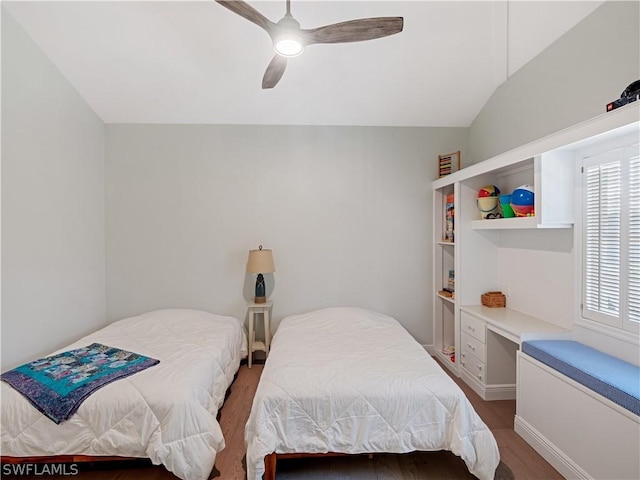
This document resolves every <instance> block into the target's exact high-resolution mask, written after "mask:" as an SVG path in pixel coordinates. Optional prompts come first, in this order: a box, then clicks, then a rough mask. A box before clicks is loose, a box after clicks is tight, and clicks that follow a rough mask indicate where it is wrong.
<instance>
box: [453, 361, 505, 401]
mask: <svg viewBox="0 0 640 480" xmlns="http://www.w3.org/2000/svg"><path fill="white" fill-rule="evenodd" d="M460 376H461V377H462V379H463V380H464V381H465V383H466V384H467V385H469V386H470V387H471V388H472V389H473V391H474V392H476V393H477V394H478V395H480V396H481V397H482V399H483V400H487V401H493V400H515V398H516V385H515V384H509V385H484V384H482V383H480V382H478V381H477V380H476V379H475V378H474V376H473V375H471V374H470V373H468V372H467V371H466V370H465V369H464V368H461V369H460Z"/></svg>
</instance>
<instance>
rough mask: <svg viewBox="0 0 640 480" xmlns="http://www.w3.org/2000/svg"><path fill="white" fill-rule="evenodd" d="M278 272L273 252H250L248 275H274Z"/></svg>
mask: <svg viewBox="0 0 640 480" xmlns="http://www.w3.org/2000/svg"><path fill="white" fill-rule="evenodd" d="M275 271H276V267H275V265H274V263H273V253H272V251H271V250H263V249H260V250H249V260H248V261H247V272H248V273H272V272H275Z"/></svg>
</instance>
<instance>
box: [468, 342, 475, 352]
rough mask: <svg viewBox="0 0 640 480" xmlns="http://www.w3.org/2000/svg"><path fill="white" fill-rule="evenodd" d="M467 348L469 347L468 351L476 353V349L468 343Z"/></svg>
mask: <svg viewBox="0 0 640 480" xmlns="http://www.w3.org/2000/svg"><path fill="white" fill-rule="evenodd" d="M467 347H469V350H473V351H474V352H475V351H476V347H474V346H473V345H471V344H470V343H467Z"/></svg>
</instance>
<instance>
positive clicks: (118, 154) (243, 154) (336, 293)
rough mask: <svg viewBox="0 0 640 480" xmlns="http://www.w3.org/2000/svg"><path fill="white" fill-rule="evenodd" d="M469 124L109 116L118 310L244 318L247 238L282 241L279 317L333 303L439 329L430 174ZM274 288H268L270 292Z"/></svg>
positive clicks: (111, 299) (420, 333)
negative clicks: (177, 310) (156, 122)
mask: <svg viewBox="0 0 640 480" xmlns="http://www.w3.org/2000/svg"><path fill="white" fill-rule="evenodd" d="M466 133H467V130H466V129H447V128H444V129H425V128H376V127H305V126H298V127H295V126H294V127H284V126H281V127H277V126H271V127H259V126H205V125H200V126H196V125H190V126H178V125H174V126H171V125H164V126H153V125H137V126H135V125H109V126H107V146H108V148H107V167H106V168H107V287H108V288H107V305H108V318H109V320H115V319H117V318H120V317H124V316H127V315H132V314H136V313H139V312H143V311H145V310H149V309H153V308H160V307H192V308H203V309H206V310H213V311H216V312H219V313H224V314H231V315H235V316H238V317H239V318H244V316H245V308H246V301H247V300H251V298H252V293H253V287H254V284H255V280H254V278H253V277H250V276H248V275H246V274H245V266H246V261H247V255H248V251H249V249H251V248H257V247H258V245H259V244H262V245H264V247H265V248H271V249H273V252H274V257H275V264H276V272H275V274H273V276H271V275H270V276H267V284H268V290H269V289H271V288H272V286H273V284H274V282H275V288H274V289H273V294H272V299H273V301H274V311H273V317H274V318H275V320H276V324H277V321H278V320H280V319H281V318H282V317H283V316H285V315H287V314H293V313H301V312H304V311H308V310H310V309H315V308H320V307H328V306H335V305H354V306H361V307H365V308H370V309H374V310H377V311H381V312H384V313H387V314H390V315H393V316H395V317H396V318H398V320H400V321H401V322H402V323H403V324H404V325H405V326H406V328H407V329H408V330H409V331H410V332H411V333H412V334H413V335H414V336H415V337H416V339H418V341H420V342H421V343H423V344H430V343H431V342H432V338H431V337H432V322H431V313H430V312H431V297H432V295H431V293H432V290H433V289H432V287H431V238H432V234H431V215H430V211H431V201H432V200H431V195H432V194H431V180H433V179H435V177H436V160H435V159H436V158H437V155H438V153H443V152H449V151H452V150H456V149H458V148H464V147H465V146H466V145H465V143H464V142H465V141H466ZM268 293H269V292H268Z"/></svg>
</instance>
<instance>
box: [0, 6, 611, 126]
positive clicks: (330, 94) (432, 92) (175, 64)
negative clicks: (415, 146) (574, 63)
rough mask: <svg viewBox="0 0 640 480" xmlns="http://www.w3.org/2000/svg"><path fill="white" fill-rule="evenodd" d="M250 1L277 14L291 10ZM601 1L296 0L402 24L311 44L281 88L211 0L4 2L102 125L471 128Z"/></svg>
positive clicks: (258, 48)
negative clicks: (504, 87) (368, 35)
mask: <svg viewBox="0 0 640 480" xmlns="http://www.w3.org/2000/svg"><path fill="white" fill-rule="evenodd" d="M249 3H250V4H251V5H252V6H253V7H255V8H256V9H257V10H258V11H260V12H261V13H262V14H263V15H265V16H266V17H267V18H269V19H270V20H272V21H274V22H275V21H278V20H279V19H280V18H281V17H282V16H283V14H284V12H285V2H284V0H282V1H277V2H274V1H255V0H253V1H252V0H249ZM602 3H603V2H602V1H534V2H530V1H518V0H511V1H509V2H506V1H489V2H483V1H468V2H463V1H439V2H436V1H344V0H334V1H308V0H293V1H292V3H291V11H292V14H293V15H294V17H295V18H296V19H297V20H298V21H299V22H300V24H301V26H302V28H314V27H317V26H322V25H325V24H330V23H337V22H342V21H346V20H352V19H356V18H364V17H378V16H402V17H404V31H403V32H402V33H400V34H397V35H394V36H390V37H386V38H381V39H376V40H371V41H366V42H359V43H349V44H330V45H310V46H308V47H307V48H306V49H305V52H304V53H303V54H302V55H301V56H299V57H296V58H293V59H290V60H289V63H288V67H287V70H286V72H285V73H284V76H283V78H282V80H280V83H279V84H278V85H277V86H276V87H275V88H274V89H272V90H262V89H261V80H262V75H263V73H264V71H265V68H266V66H267V65H268V64H269V62H270V61H271V58H272V57H273V46H272V43H271V40H270V38H269V36H268V35H267V34H266V32H265V31H264V30H262V29H260V28H259V27H258V26H256V25H255V24H253V23H250V22H249V21H247V20H245V19H243V18H241V17H239V16H237V15H235V14H233V13H232V12H230V11H229V10H227V9H225V8H223V7H222V6H221V5H219V4H217V3H216V2H214V1H213V0H206V1H193V2H192V1H174V2H168V1H139V2H128V1H107V2H97V1H79V2H56V1H45V2H7V1H4V2H3V3H2V4H3V7H4V8H5V9H6V11H8V12H9V13H10V14H11V15H12V16H13V17H14V18H15V19H16V20H17V22H18V23H19V24H20V25H21V26H22V28H24V29H25V30H26V32H27V33H28V34H29V35H30V36H31V38H32V39H33V40H34V41H35V42H36V43H37V44H38V45H39V46H40V48H41V49H42V50H43V51H44V53H45V54H46V55H47V56H48V57H49V58H50V59H51V61H52V62H53V63H54V65H55V66H56V67H57V68H58V69H59V70H60V71H61V72H62V74H63V75H64V76H65V77H66V78H67V79H68V81H69V82H70V83H71V84H72V85H73V86H74V87H75V89H76V90H77V91H78V92H79V94H80V95H81V96H82V97H83V98H84V99H85V100H86V101H87V103H88V104H89V105H90V106H91V107H92V108H93V109H94V111H95V112H96V113H97V114H98V116H100V118H101V119H102V120H103V121H104V122H106V123H215V124H278V125H289V124H297V125H388V126H458V127H466V126H469V125H470V124H471V122H472V121H473V119H474V118H475V116H476V115H477V114H478V112H479V111H480V110H481V108H482V107H483V105H484V104H485V103H486V102H487V101H488V100H489V98H490V97H491V95H492V93H493V92H494V91H495V90H496V88H497V87H499V86H500V84H502V83H503V82H504V81H505V80H506V79H507V78H508V76H510V75H512V74H513V73H515V72H516V71H517V70H518V69H520V68H521V67H522V66H523V65H524V64H526V63H527V62H528V61H530V60H531V59H532V58H533V57H535V56H536V55H538V54H539V53H540V52H541V51H542V50H544V49H545V48H546V47H548V46H549V45H550V44H551V43H553V42H554V41H555V40H557V39H558V38H559V37H560V36H562V35H563V34H564V33H565V32H567V31H568V30H569V29H570V28H572V27H573V26H574V25H575V24H577V23H579V22H580V21H581V20H583V19H584V17H586V16H587V15H588V14H590V13H591V12H592V11H593V10H595V9H596V8H597V7H598V6H600V5H601V4H602Z"/></svg>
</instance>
